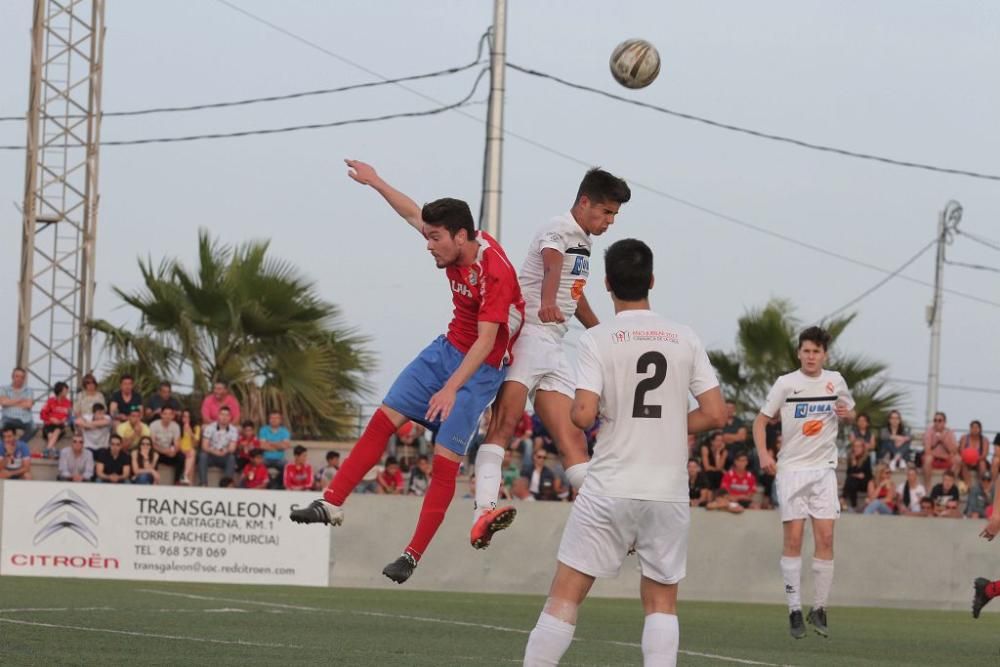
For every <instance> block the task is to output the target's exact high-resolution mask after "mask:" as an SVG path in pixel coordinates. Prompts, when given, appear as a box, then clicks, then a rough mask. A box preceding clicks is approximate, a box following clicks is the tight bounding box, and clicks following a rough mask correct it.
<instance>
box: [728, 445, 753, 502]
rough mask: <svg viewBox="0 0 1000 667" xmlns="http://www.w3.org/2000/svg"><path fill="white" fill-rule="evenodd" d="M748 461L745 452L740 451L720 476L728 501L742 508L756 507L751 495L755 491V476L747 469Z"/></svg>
mask: <svg viewBox="0 0 1000 667" xmlns="http://www.w3.org/2000/svg"><path fill="white" fill-rule="evenodd" d="M749 462H750V459H749V457H748V456H747V454H746V452H742V451H741V452H740V453H739V454H737V455H736V459H735V460H734V461H733V467H732V468H730V469H729V470H727V471H726V474H724V475H723V476H722V488H723V489H724V490H725V492H726V495H727V496H728V501H729V503H730V504H731V503H736V504H738V505H739V506H740V507H741V508H743V509H756V506H755V504H754V501H753V496H754V494H755V493H757V478H756V477H754V476H753V473H752V472H750V471H749V470H747V466H748V464H749Z"/></svg>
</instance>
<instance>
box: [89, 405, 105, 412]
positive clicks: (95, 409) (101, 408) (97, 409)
mask: <svg viewBox="0 0 1000 667" xmlns="http://www.w3.org/2000/svg"><path fill="white" fill-rule="evenodd" d="M105 410H107V408H106V407H104V403H94V404H93V405H92V406H90V411H91V412H104V411H105Z"/></svg>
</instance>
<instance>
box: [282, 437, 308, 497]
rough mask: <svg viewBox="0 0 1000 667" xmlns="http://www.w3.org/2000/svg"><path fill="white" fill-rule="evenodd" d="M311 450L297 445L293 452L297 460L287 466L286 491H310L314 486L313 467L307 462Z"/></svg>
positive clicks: (285, 476)
mask: <svg viewBox="0 0 1000 667" xmlns="http://www.w3.org/2000/svg"><path fill="white" fill-rule="evenodd" d="M308 452H309V450H308V449H306V448H305V447H303V446H302V445H295V449H293V450H292V454H294V456H295V458H294V459H292V462H291V463H289V464H287V465H286V466H285V475H284V481H285V489H286V490H287V491H309V490H311V489H312V486H313V467H312V466H311V465H310V464H309V462H308V461H307V460H306V457H307V456H308Z"/></svg>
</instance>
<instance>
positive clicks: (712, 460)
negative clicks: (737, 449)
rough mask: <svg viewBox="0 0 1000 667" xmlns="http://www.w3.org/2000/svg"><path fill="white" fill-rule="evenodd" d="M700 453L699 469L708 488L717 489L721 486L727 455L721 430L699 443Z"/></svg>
mask: <svg viewBox="0 0 1000 667" xmlns="http://www.w3.org/2000/svg"><path fill="white" fill-rule="evenodd" d="M700 453H701V471H702V472H703V473H704V474H705V479H706V480H708V488H710V489H711V490H712V491H717V490H719V488H720V487H721V486H722V475H724V474H725V472H726V459H727V458H728V457H729V453H728V452H727V451H726V441H725V439H724V437H723V434H722V432H721V431H716V432H715V433H712V434H711V435H710V436H708V440H707V441H706V442H704V443H702V445H701V450H700Z"/></svg>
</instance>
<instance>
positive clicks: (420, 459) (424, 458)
mask: <svg viewBox="0 0 1000 667" xmlns="http://www.w3.org/2000/svg"><path fill="white" fill-rule="evenodd" d="M417 461H418V462H419V461H427V462H428V463H430V459H429V458H427V455H426V454H421V455H420V456H418V457H417Z"/></svg>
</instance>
